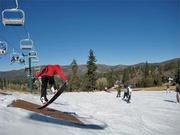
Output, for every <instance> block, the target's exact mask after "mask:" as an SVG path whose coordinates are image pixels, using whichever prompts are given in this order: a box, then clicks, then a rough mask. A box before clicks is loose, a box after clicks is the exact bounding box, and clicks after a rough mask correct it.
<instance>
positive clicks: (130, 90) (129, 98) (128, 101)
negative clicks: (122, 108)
mask: <svg viewBox="0 0 180 135" xmlns="http://www.w3.org/2000/svg"><path fill="white" fill-rule="evenodd" d="M127 90H128V99H127V103H130V100H131V94H132V89H131V87H130V86H128V87H127Z"/></svg>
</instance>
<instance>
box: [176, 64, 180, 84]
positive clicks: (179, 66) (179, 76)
mask: <svg viewBox="0 0 180 135" xmlns="http://www.w3.org/2000/svg"><path fill="white" fill-rule="evenodd" d="M175 81H176V83H179V84H180V61H177V66H176V75H175Z"/></svg>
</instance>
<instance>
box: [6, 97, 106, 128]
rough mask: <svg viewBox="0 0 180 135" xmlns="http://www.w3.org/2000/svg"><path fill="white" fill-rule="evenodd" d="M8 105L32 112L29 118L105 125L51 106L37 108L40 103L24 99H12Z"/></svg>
mask: <svg viewBox="0 0 180 135" xmlns="http://www.w3.org/2000/svg"><path fill="white" fill-rule="evenodd" d="M8 107H16V108H21V109H25V110H28V111H31V112H34V113H32V114H31V115H30V116H29V118H30V119H32V120H36V121H41V122H48V123H52V124H59V125H66V126H73V127H78V128H88V129H99V130H102V129H104V128H106V127H107V125H106V124H105V123H103V122H101V121H99V120H96V119H94V118H93V117H84V116H78V115H76V113H71V112H61V111H59V110H55V109H52V108H44V109H38V108H39V107H41V106H40V105H38V104H34V103H31V102H28V101H24V100H14V101H13V102H12V103H11V104H10V105H8Z"/></svg>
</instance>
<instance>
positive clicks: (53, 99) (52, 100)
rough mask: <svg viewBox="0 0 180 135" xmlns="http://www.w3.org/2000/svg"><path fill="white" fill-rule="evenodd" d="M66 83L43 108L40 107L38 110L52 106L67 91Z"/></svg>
mask: <svg viewBox="0 0 180 135" xmlns="http://www.w3.org/2000/svg"><path fill="white" fill-rule="evenodd" d="M66 86H67V84H66V82H65V83H64V84H63V85H62V86H61V88H60V89H59V90H58V92H57V93H56V94H55V95H54V96H53V97H52V98H51V99H50V100H49V101H48V102H47V103H46V104H44V105H43V106H41V107H39V108H38V109H43V108H45V107H47V106H48V105H50V104H51V103H52V102H54V101H55V100H56V99H57V98H58V97H59V96H60V95H61V94H62V93H63V92H64V90H65V89H66Z"/></svg>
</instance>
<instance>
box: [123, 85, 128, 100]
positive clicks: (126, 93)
mask: <svg viewBox="0 0 180 135" xmlns="http://www.w3.org/2000/svg"><path fill="white" fill-rule="evenodd" d="M127 87H128V86H127V85H124V96H123V100H126V99H127V98H128V89H127Z"/></svg>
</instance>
